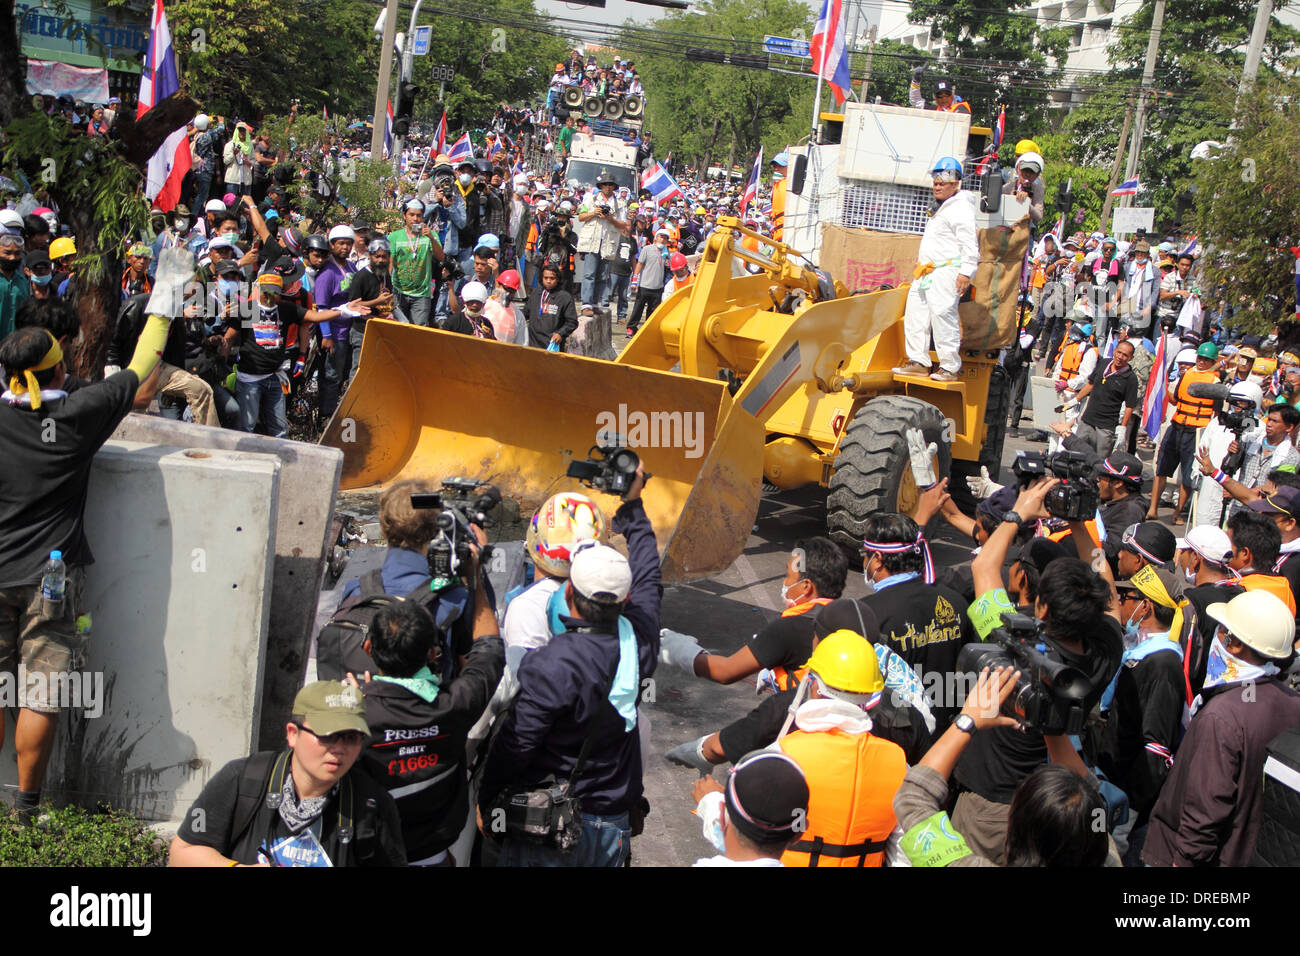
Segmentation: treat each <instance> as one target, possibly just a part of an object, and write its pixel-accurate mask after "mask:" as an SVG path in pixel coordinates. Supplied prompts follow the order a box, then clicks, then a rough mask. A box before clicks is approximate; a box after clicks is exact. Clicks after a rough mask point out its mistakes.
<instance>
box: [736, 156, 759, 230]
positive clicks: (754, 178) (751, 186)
mask: <svg viewBox="0 0 1300 956" xmlns="http://www.w3.org/2000/svg"><path fill="white" fill-rule="evenodd" d="M762 172H763V147H762V146H760V147H758V155H757V156H756V157H754V170H753V172H751V173H750V174H749V182H748V183H746V184H745V191H744V192H743V193H741V194H740V215H741V218H744V216H745V212H746V210H748V209H749V204H750V202H752V201H753V199H754V197H755V196H757V195H758V177H759V175H760V174H761V173H762Z"/></svg>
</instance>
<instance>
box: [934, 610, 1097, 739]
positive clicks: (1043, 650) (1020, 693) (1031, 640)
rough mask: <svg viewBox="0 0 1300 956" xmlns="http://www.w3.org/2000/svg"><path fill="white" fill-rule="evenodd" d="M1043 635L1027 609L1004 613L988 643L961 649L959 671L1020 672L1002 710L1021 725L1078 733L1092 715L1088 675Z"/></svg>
mask: <svg viewBox="0 0 1300 956" xmlns="http://www.w3.org/2000/svg"><path fill="white" fill-rule="evenodd" d="M1056 655H1057V651H1056V649H1055V648H1054V647H1053V645H1051V644H1050V643H1048V642H1046V641H1044V640H1042V627H1041V625H1040V624H1039V622H1038V621H1036V620H1034V619H1033V618H1032V617H1026V616H1025V615H1023V614H1004V615H1003V616H1002V627H999V628H994V630H993V631H991V632H990V633H989V636H988V639H987V640H986V641H984V642H975V643H972V644H967V645H965V646H964V647H963V648H962V649H961V651H960V652H959V653H958V654H957V670H958V671H960V672H962V673H968V674H979V672H980V671H982V670H983V669H984V668H986V667H987V668H990V669H992V668H995V667H1013V668H1015V669H1016V670H1018V671H1020V676H1019V677H1018V678H1016V686H1015V690H1014V691H1013V692H1012V694H1011V696H1010V697H1008V698H1007V699H1006V701H1005V702H1004V703H1003V704H1002V713H1004V714H1006V715H1007V716H1008V717H1014V718H1015V719H1016V720H1017V721H1019V722H1020V724H1021V726H1022V727H1025V728H1028V729H1031V730H1036V731H1038V732H1039V733H1041V734H1045V735H1048V736H1056V735H1057V734H1077V733H1080V732H1082V731H1083V728H1084V725H1085V724H1086V722H1087V720H1088V711H1087V709H1086V708H1085V707H1084V698H1085V697H1086V696H1087V694H1088V689H1089V683H1088V677H1087V675H1085V674H1084V673H1083V672H1082V671H1081V670H1079V669H1078V668H1077V667H1073V666H1071V665H1069V664H1067V663H1065V662H1064V661H1062V660H1060V659H1059V658H1058V657H1057V656H1056Z"/></svg>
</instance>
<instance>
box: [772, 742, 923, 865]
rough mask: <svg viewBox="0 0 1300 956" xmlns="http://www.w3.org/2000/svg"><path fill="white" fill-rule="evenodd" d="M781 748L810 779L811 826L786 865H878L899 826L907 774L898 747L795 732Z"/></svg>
mask: <svg viewBox="0 0 1300 956" xmlns="http://www.w3.org/2000/svg"><path fill="white" fill-rule="evenodd" d="M780 744H781V749H782V750H783V751H784V752H785V753H786V755H787V756H789V757H790V758H791V759H792V760H793V761H794V762H795V763H797V764H798V765H799V767H800V769H802V770H803V772H804V776H805V777H806V778H807V779H808V792H809V794H810V796H809V800H808V826H807V829H806V830H805V831H804V832H803V835H802V836H801V837H800V839H799V840H797V841H796V842H794V843H792V844H791V845H790V848H789V849H787V850H786V851H785V853H783V854H782V855H781V862H782V863H784V864H785V865H786V866H880V865H881V864H882V863H883V861H884V853H885V847H886V845H887V843H888V842H889V835H890V834H891V833H893V832H894V828H895V826H897V819H896V817H895V816H894V793H895V792H896V791H897V790H898V788H899V786H900V785H901V784H902V782H903V776H904V774H906V773H907V759H906V758H905V757H904V756H903V750H902V748H901V747H899V746H898V745H897V744H894V743H890V742H889V741H888V740H882V739H880V738H879V737H873V736H872V735H871V734H870V733H862V734H848V733H845V732H843V731H840V730H829V731H821V732H818V733H805V732H804V731H802V730H796V731H793V732H792V733H790V734H787V735H786V736H784V737H782V738H781V741H780Z"/></svg>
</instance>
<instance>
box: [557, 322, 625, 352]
mask: <svg viewBox="0 0 1300 956" xmlns="http://www.w3.org/2000/svg"><path fill="white" fill-rule="evenodd" d="M613 334H614V330H613V323H611V321H610V318H609V316H608V315H602V314H600V313H599V312H598V313H596V314H595V315H580V316H578V327H577V329H575V330H574V332H573V334H572V335H570V336H569V338H568V340H567V341H566V342H565V343H564V350H565V351H566V352H568V353H569V354H571V355H588V356H591V357H592V358H599V359H607V360H611V361H612V360H613V359H615V358H616V357H617V356H618V353H617V352H615V351H614V346H613V341H612V339H613Z"/></svg>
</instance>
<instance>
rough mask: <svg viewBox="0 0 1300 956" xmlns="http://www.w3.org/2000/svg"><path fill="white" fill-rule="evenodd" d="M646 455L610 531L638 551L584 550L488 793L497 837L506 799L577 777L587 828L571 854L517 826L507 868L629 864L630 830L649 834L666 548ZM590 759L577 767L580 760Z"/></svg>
mask: <svg viewBox="0 0 1300 956" xmlns="http://www.w3.org/2000/svg"><path fill="white" fill-rule="evenodd" d="M644 485H645V466H644V463H642V464H638V466H637V470H636V477H635V479H634V480H633V482H632V485H631V487H630V488H629V489H628V491H627V493H626V496H625V498H624V500H623V503H622V504H621V505H620V506H619V509H618V511H617V512H615V514H614V520H613V522H612V530H613V531H614V532H615V533H620V534H622V535H623V536H624V537H625V538H626V539H627V546H628V555H629V557H628V558H624V557H623V556H622V555H621V554H619V553H618V552H617V551H615V550H614V549H613V548H611V547H609V546H608V545H602V544H592V545H591V546H589V547H587V548H584V549H581V550H578V551H577V553H576V554H575V555H574V557H573V560H572V562H571V565H570V572H569V579H568V581H567V582H566V583H565V585H564V591H563V593H564V601H565V610H564V612H563V613H561V615H560V620H559V623H560V624H561V625H562V626H563V627H564V629H565V630H564V633H562V634H559V635H556V636H555V637H552V638H551V639H550V640H549V641H548V642H547V643H546V644H545V645H544V646H542V647H538V648H536V649H534V650H531V651H529V652H528V653H527V654H525V655H524V657H523V659H522V661H521V662H520V664H519V669H518V680H519V692H518V694H516V696H515V700H514V707H513V710H512V711H511V712H510V713H509V714H508V715H507V716H506V717H505V718H504V725H503V727H502V729H501V732H500V734H499V736H498V737H497V738H496V741H495V743H494V745H493V747H492V752H491V754H490V755H489V756H488V759H487V765H486V768H485V771H484V775H483V782H482V788H481V791H480V795H479V808H480V811H481V813H482V819H483V820H484V821H487V822H488V825H487V826H485V828H484V832H485V836H499V835H500V834H499V833H498V831H497V829H496V826H495V824H496V822H497V821H498V820H499V819H500V818H501V815H500V814H494V813H493V808H494V805H495V804H497V801H498V798H499V797H503V796H508V795H509V794H511V793H513V794H516V795H518V794H522V793H525V792H529V791H530V790H533V789H536V788H535V787H534V786H533V785H534V784H537V786H542V784H539V783H538V781H540V780H542V779H543V778H545V777H547V776H548V775H550V776H553V778H555V779H557V780H558V779H568V781H569V786H570V792H571V793H572V794H573V795H574V796H576V797H577V798H579V799H580V800H581V804H582V806H581V824H580V825H581V835H580V837H579V839H578V841H577V844H576V845H575V846H572V847H571V849H570V850H569V851H568V852H566V851H564V850H562V849H560V848H559V847H558V846H554V845H538V844H533V843H530V842H525V841H524V840H522V839H521V838H520V837H519V836H518V835H517V834H515V833H512V832H511V830H510V829H509V814H506V822H507V830H506V833H505V839H504V842H503V845H502V847H501V853H500V858H499V865H504V866H529V865H551V866H622V865H624V862H625V861H626V859H627V854H628V850H629V844H630V841H631V837H632V836H633V834H634V833H635V832H640V824H641V819H643V816H644V810H645V805H644V802H643V798H642V783H641V768H642V765H643V754H642V745H641V736H640V734H639V733H638V732H637V722H638V721H637V700H638V697H639V693H640V688H641V681H642V680H644V679H645V678H647V677H650V676H651V675H653V674H654V671H655V665H656V664H657V663H658V657H659V605H660V601H661V599H662V594H663V588H662V586H661V585H660V571H659V552H658V547H657V545H656V542H655V534H654V529H653V527H652V526H651V524H650V519H649V518H648V517H647V516H646V513H645V506H644V504H643V503H642V501H641V490H642V488H643V487H644ZM580 756H581V757H582V758H585V759H584V760H583V764H582V766H581V768H578V766H577V765H578V761H579V759H580Z"/></svg>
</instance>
